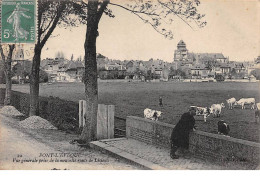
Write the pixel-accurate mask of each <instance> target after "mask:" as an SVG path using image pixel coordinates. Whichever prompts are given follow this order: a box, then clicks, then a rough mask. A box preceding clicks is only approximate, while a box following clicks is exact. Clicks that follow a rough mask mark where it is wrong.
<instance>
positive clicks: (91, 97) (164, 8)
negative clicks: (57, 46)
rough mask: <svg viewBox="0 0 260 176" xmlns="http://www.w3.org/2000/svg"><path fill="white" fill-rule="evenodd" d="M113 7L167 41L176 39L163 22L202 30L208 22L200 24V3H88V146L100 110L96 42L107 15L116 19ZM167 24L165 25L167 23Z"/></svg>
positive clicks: (104, 0) (84, 133) (196, 0)
mask: <svg viewBox="0 0 260 176" xmlns="http://www.w3.org/2000/svg"><path fill="white" fill-rule="evenodd" d="M108 4H109V5H113V6H117V7H120V8H123V9H125V10H127V11H129V12H131V13H133V14H134V15H136V16H137V17H138V18H140V19H141V20H142V21H143V22H145V23H147V24H149V25H151V26H152V27H153V28H154V29H155V30H156V31H157V32H158V33H160V34H162V35H164V36H165V37H166V38H170V39H171V38H173V34H172V32H171V30H166V29H165V28H164V25H162V24H163V22H166V23H172V22H173V17H174V16H177V17H178V18H179V19H181V20H182V21H183V22H185V23H186V24H187V25H189V26H190V27H192V26H191V25H190V23H191V22H195V23H196V25H197V26H199V27H203V26H204V25H205V24H206V22H204V21H201V19H202V18H203V17H204V15H201V14H199V13H198V12H197V8H196V6H199V4H200V2H199V0H194V1H183V0H180V1H173V0H170V1H169V2H164V1H161V0H157V1H153V2H152V1H150V0H131V1H129V4H126V6H123V5H120V4H115V3H111V2H110V0H100V1H99V0H88V1H87V31H86V38H85V44H84V48H85V58H84V59H85V80H84V83H85V95H86V102H87V103H86V104H87V112H88V113H87V115H86V125H85V126H84V128H83V130H82V134H81V137H80V139H81V140H83V141H85V142H86V143H88V142H89V141H93V140H96V134H97V129H96V128H97V107H98V84H97V61H96V39H97V37H98V36H99V33H98V25H99V22H100V19H101V17H102V15H103V13H105V14H106V15H108V16H110V17H114V15H113V14H112V11H111V10H109V9H108V8H107V6H108ZM164 24H165V23H164Z"/></svg>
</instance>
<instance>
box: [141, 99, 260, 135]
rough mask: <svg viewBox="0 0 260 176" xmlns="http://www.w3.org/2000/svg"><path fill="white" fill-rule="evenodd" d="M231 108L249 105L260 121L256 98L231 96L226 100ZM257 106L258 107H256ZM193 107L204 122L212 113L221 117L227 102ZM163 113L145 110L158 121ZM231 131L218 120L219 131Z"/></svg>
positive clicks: (145, 115) (149, 116)
mask: <svg viewBox="0 0 260 176" xmlns="http://www.w3.org/2000/svg"><path fill="white" fill-rule="evenodd" d="M226 102H227V104H228V108H229V109H233V108H234V106H241V108H242V109H245V105H249V106H250V109H256V111H255V118H256V122H258V121H259V116H260V103H256V102H255V98H241V99H240V100H238V101H236V99H235V98H234V97H233V98H230V99H228V100H226ZM255 106H256V108H255ZM190 107H191V108H193V109H194V108H195V109H196V115H197V116H203V119H204V122H206V121H207V118H208V117H209V116H210V115H211V114H212V115H213V117H220V114H221V110H222V108H225V104H224V103H221V104H212V105H211V106H210V107H199V106H190ZM161 115H162V112H161V111H157V110H152V109H149V108H146V109H145V110H144V118H146V119H150V120H155V121H157V120H158V119H159V118H160V117H161ZM229 131H230V129H229V126H228V124H227V123H226V122H225V121H223V120H221V121H219V122H218V132H219V133H221V134H224V135H227V134H228V132H229Z"/></svg>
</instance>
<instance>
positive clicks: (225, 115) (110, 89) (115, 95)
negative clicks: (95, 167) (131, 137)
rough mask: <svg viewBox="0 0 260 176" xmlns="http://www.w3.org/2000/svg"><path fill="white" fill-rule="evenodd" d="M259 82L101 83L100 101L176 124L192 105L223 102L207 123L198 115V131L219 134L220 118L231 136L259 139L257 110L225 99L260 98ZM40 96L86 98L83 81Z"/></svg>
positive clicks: (123, 112)
mask: <svg viewBox="0 0 260 176" xmlns="http://www.w3.org/2000/svg"><path fill="white" fill-rule="evenodd" d="M13 90H17V91H21V92H27V93H29V86H28V85H14V86H13ZM259 90H260V86H259V83H228V82H223V83H176V82H159V83H145V82H139V83H134V82H127V83H120V82H118V83H99V103H100V104H113V105H115V106H116V114H115V115H116V116H119V117H126V116H128V115H134V116H139V117H143V110H144V109H145V108H151V109H155V110H160V111H162V112H163V115H162V117H163V119H161V120H160V121H162V122H166V123H171V124H175V123H177V121H178V120H179V118H180V115H181V114H182V113H184V112H186V111H187V109H188V107H189V106H191V105H196V106H211V105H212V104H214V103H222V102H224V103H225V105H226V108H224V109H223V112H222V114H221V117H220V118H213V117H209V118H208V119H207V122H206V123H204V122H203V119H202V118H199V117H198V118H196V119H197V120H196V126H197V129H198V130H201V131H206V132H211V133H217V122H218V121H219V120H220V119H223V120H225V121H227V122H228V123H229V125H230V128H231V131H230V136H232V137H235V138H240V139H245V140H249V141H256V142H259V141H260V133H259V132H260V125H259V124H255V123H254V121H255V118H254V110H251V109H249V108H247V109H243V110H242V109H241V107H237V108H235V109H233V110H228V108H227V104H226V99H228V98H231V97H235V98H236V99H240V98H246V97H254V98H255V99H256V102H259V101H260V91H259ZM40 95H41V96H54V97H60V98H62V99H66V100H72V101H78V100H80V99H84V84H82V83H57V84H52V85H41V86H40ZM160 96H161V97H162V98H163V105H164V106H163V107H160V106H159V97H160Z"/></svg>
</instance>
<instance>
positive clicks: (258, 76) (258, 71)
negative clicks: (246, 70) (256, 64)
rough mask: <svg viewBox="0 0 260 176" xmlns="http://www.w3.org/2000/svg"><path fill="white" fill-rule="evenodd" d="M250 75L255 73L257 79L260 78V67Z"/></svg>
mask: <svg viewBox="0 0 260 176" xmlns="http://www.w3.org/2000/svg"><path fill="white" fill-rule="evenodd" d="M250 75H254V77H256V79H257V80H260V69H255V70H253V71H251V73H250Z"/></svg>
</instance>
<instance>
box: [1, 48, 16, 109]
mask: <svg viewBox="0 0 260 176" xmlns="http://www.w3.org/2000/svg"><path fill="white" fill-rule="evenodd" d="M14 48H15V45H9V53H8V56H7V59H6V61H5V63H4V72H5V80H6V83H5V85H6V88H5V99H4V105H5V106H6V105H11V94H12V65H11V64H12V56H13V51H14ZM2 57H4V56H2Z"/></svg>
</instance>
